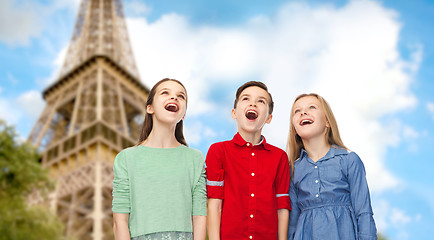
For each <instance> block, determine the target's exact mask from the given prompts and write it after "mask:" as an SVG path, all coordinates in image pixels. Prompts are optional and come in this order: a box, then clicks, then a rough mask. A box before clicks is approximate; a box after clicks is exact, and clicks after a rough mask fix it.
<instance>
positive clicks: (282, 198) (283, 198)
mask: <svg viewBox="0 0 434 240" xmlns="http://www.w3.org/2000/svg"><path fill="white" fill-rule="evenodd" d="M276 198H277V209H288V210H291V201H290V200H289V194H276Z"/></svg>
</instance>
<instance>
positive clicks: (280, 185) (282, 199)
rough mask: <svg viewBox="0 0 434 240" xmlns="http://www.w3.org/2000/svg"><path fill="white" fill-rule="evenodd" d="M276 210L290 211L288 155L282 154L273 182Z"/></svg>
mask: <svg viewBox="0 0 434 240" xmlns="http://www.w3.org/2000/svg"><path fill="white" fill-rule="evenodd" d="M274 184H275V187H276V198H277V209H288V210H291V203H290V200H289V194H288V191H289V161H288V155H286V153H284V152H283V154H282V156H281V158H280V162H279V166H278V169H277V176H276V180H275V183H274Z"/></svg>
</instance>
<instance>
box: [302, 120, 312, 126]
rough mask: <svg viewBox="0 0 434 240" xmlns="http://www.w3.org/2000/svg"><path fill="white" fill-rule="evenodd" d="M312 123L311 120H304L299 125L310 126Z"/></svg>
mask: <svg viewBox="0 0 434 240" xmlns="http://www.w3.org/2000/svg"><path fill="white" fill-rule="evenodd" d="M311 123H313V122H312V121H311V120H308V119H305V120H303V121H301V125H306V124H311Z"/></svg>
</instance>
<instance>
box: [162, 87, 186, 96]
mask: <svg viewBox="0 0 434 240" xmlns="http://www.w3.org/2000/svg"><path fill="white" fill-rule="evenodd" d="M163 90H166V91H168V90H169V91H173V89H170V88H162V89H161V90H160V91H159V92H161V91H163ZM178 93H181V94H182V95H187V94H185V92H184V91H179V92H178Z"/></svg>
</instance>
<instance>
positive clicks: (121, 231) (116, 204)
mask: <svg viewBox="0 0 434 240" xmlns="http://www.w3.org/2000/svg"><path fill="white" fill-rule="evenodd" d="M124 155H125V153H124V152H120V153H119V154H118V155H117V156H116V158H115V161H114V164H113V173H114V179H113V201H112V210H113V232H114V236H115V239H116V240H124V239H125V240H127V239H128V240H129V239H131V238H130V237H131V236H130V231H129V227H128V224H129V219H130V214H129V213H130V185H129V181H128V167H127V163H126V159H125V156H124Z"/></svg>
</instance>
